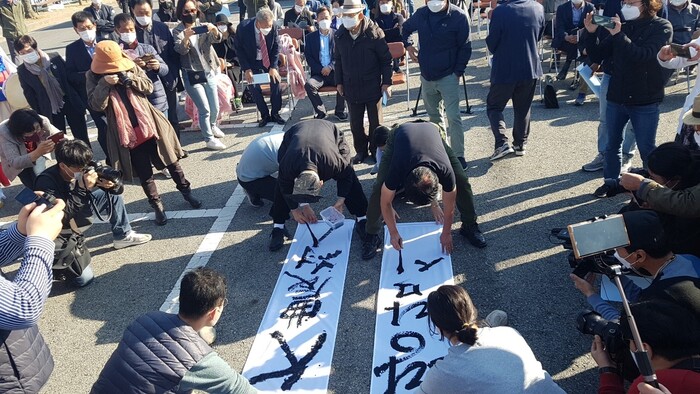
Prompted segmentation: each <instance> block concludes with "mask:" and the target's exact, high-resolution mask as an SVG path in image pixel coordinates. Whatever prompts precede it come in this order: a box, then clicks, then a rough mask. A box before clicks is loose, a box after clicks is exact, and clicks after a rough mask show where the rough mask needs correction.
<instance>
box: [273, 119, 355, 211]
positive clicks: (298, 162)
mask: <svg viewBox="0 0 700 394" xmlns="http://www.w3.org/2000/svg"><path fill="white" fill-rule="evenodd" d="M277 161H278V162H279V164H280V168H279V173H278V176H277V183H278V185H279V188H280V191H281V192H282V195H283V196H285V200H286V201H287V205H289V208H290V209H296V208H297V207H298V206H299V204H298V203H296V202H295V201H293V200H291V199H290V198H289V196H291V194H292V191H293V190H294V179H295V178H296V177H298V176H299V174H301V172H302V171H305V170H315V171H316V172H317V173H318V177H319V178H320V179H321V180H322V181H324V182H325V181H327V180H329V179H335V180H336V182H337V184H338V197H347V196H348V195H349V194H350V190H351V186H352V183H353V179H354V175H353V174H354V170H353V168H352V164H351V163H350V147H349V146H348V145H347V143H346V142H345V138H344V137H343V132H342V131H340V130H338V128H337V127H336V126H335V124H333V123H331V122H329V121H326V120H316V119H309V120H302V121H301V122H299V123H297V124H295V125H294V126H292V127H291V128H289V130H287V131H286V132H285V133H284V139H283V140H282V144H281V145H280V148H279V150H278V151H277Z"/></svg>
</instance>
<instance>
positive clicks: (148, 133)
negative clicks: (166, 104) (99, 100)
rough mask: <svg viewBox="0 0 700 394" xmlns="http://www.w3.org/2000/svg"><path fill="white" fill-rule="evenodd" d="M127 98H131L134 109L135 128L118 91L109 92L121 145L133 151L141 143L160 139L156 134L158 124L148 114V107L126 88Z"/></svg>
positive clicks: (130, 101)
mask: <svg viewBox="0 0 700 394" xmlns="http://www.w3.org/2000/svg"><path fill="white" fill-rule="evenodd" d="M126 96H127V97H128V98H129V103H131V106H132V107H133V108H134V113H135V114H136V119H138V123H139V124H138V126H137V127H133V126H132V124H131V120H130V119H129V112H128V111H127V109H126V106H125V105H124V102H123V101H122V98H121V96H120V95H119V93H117V90H116V89H110V90H109V101H110V103H111V104H112V110H113V112H114V117H115V121H116V125H115V126H116V128H117V133H118V134H119V135H118V136H119V143H120V144H121V145H122V146H123V147H125V148H128V149H133V148H135V147H137V146H139V145H141V143H143V142H145V141H148V140H149V139H151V138H154V137H155V138H156V139H158V135H157V134H156V124H155V121H154V120H153V118H152V117H151V116H149V115H148V114H147V111H148V110H149V108H148V107H146V106H144V105H143V103H142V102H141V100H139V99H138V97H137V96H136V95H134V92H133V91H132V90H131V89H129V88H126Z"/></svg>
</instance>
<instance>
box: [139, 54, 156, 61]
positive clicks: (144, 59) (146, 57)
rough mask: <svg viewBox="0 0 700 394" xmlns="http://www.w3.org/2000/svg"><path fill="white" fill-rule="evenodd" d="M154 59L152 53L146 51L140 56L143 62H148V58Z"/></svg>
mask: <svg viewBox="0 0 700 394" xmlns="http://www.w3.org/2000/svg"><path fill="white" fill-rule="evenodd" d="M153 59H155V56H153V54H152V53H147V54H145V55H143V56H141V60H143V61H144V62H145V63H148V61H149V60H153Z"/></svg>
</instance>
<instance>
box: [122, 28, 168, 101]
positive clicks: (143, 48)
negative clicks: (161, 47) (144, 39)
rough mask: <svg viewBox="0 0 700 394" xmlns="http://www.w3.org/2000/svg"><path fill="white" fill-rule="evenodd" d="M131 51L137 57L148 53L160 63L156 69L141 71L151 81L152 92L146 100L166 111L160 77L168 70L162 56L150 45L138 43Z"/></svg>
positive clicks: (166, 73)
mask: <svg viewBox="0 0 700 394" xmlns="http://www.w3.org/2000/svg"><path fill="white" fill-rule="evenodd" d="M137 42H138V41H137ZM120 43H121V42H120ZM121 44H122V45H124V48H125V49H126V48H127V46H126V44H124V43H121ZM127 50H128V49H127ZM133 51H134V53H135V54H136V56H137V57H142V56H143V55H145V54H147V53H150V54H151V55H153V56H154V57H155V59H156V60H158V63H160V68H159V69H158V71H155V70H143V71H144V72H145V73H146V75H147V76H148V79H150V80H151V82H153V93H151V94H149V95H148V101H150V102H151V104H152V105H153V106H154V107H156V109H157V110H158V111H161V112H165V111H167V110H168V98H167V97H165V89H164V88H163V83H162V82H161V81H160V79H161V78H162V77H164V76H166V75H168V73H169V72H170V70H169V68H168V65H167V64H166V63H165V62H164V61H163V58H161V57H160V55H159V54H158V52H157V51H156V49H155V48H153V47H152V46H150V45H146V44H141V43H139V44H138V45H136V48H134V49H133Z"/></svg>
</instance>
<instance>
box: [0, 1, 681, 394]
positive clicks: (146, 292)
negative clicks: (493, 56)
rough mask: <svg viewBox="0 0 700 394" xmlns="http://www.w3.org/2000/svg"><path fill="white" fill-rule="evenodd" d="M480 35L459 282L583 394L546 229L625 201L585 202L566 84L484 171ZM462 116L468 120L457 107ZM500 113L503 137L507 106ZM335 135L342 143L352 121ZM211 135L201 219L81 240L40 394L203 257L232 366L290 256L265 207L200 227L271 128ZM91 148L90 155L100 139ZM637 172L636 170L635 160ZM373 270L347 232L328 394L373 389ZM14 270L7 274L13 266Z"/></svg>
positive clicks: (58, 298) (586, 109)
mask: <svg viewBox="0 0 700 394" xmlns="http://www.w3.org/2000/svg"><path fill="white" fill-rule="evenodd" d="M283 5H284V6H285V7H289V4H283ZM232 9H235V6H232ZM69 25H70V22H65V23H61V24H59V25H57V26H55V27H51V28H46V29H44V30H41V31H38V32H37V33H35V34H34V36H35V38H36V39H37V41H39V46H40V47H41V48H43V49H54V50H55V49H61V48H63V47H64V46H65V45H66V44H68V43H69V42H71V41H73V40H74V39H76V38H77V36H76V34H75V33H74V32H73V30H72V29H71V28H70V27H69ZM484 36H485V32H483V31H482V33H481V37H479V36H478V34H477V32H476V31H473V34H472V39H473V47H474V52H473V54H472V60H471V61H470V62H469V65H468V67H467V70H466V74H467V89H468V95H469V104H470V105H471V112H472V113H471V114H464V115H463V118H462V119H463V122H464V128H465V134H466V138H465V139H466V149H467V160H468V161H469V168H468V170H467V174H468V175H469V177H470V181H471V184H472V187H473V190H474V195H475V203H476V210H477V213H478V214H479V223H480V226H481V229H482V231H483V232H484V234H485V237H486V239H487V241H488V243H489V245H488V247H487V248H485V249H476V248H474V247H472V246H471V245H469V244H468V242H466V240H464V239H463V238H462V237H461V236H460V235H459V234H458V232H457V229H458V228H459V225H460V223H459V222H457V223H456V224H455V225H454V232H453V234H454V238H455V251H454V253H453V255H452V262H453V270H454V273H455V282H456V283H457V284H460V285H462V286H464V287H465V288H466V289H467V290H468V291H469V293H470V294H471V296H472V298H473V300H474V303H475V304H476V306H477V308H478V309H479V310H480V311H481V316H482V317H484V316H486V314H488V312H489V311H491V310H493V309H496V308H497V309H502V310H504V311H506V312H507V313H508V315H509V323H510V325H511V326H512V327H514V328H516V329H517V330H518V331H519V332H520V333H521V334H522V335H523V336H524V337H525V339H526V340H527V341H528V343H529V344H530V346H531V347H532V349H533V351H534V353H535V355H536V356H537V357H538V359H539V360H540V361H541V363H542V364H543V366H544V368H545V369H546V370H547V371H549V373H550V374H551V375H552V376H553V377H554V378H555V380H556V381H557V382H558V383H559V384H560V385H561V386H562V388H564V389H565V390H566V391H567V392H569V393H591V392H595V391H596V389H597V384H598V376H597V373H595V370H594V369H593V368H594V366H595V365H594V363H593V361H592V359H591V358H590V356H589V355H588V353H589V349H590V342H591V338H590V337H588V336H584V335H582V334H580V333H579V332H578V331H577V330H576V328H575V318H576V316H577V314H578V313H579V312H580V311H581V310H582V309H583V308H584V307H586V303H585V300H584V297H583V296H582V295H581V294H580V293H579V292H578V291H577V290H576V289H575V288H574V287H573V284H572V283H571V280H570V279H569V277H568V274H569V272H570V271H571V269H570V268H569V266H568V264H567V261H566V258H565V252H564V250H563V249H562V248H561V247H560V246H558V245H554V244H553V243H552V242H551V240H550V237H549V232H550V229H551V228H553V227H561V226H565V225H566V224H570V223H575V222H579V221H582V220H585V219H588V218H591V217H593V216H597V215H602V214H608V213H614V212H616V211H618V210H619V209H620V208H621V207H622V205H623V204H624V203H625V202H626V201H627V198H626V197H625V196H619V197H615V198H610V199H597V198H595V197H594V196H593V195H592V193H593V191H594V190H595V189H596V188H597V187H598V186H599V185H600V184H601V183H602V181H601V177H602V173H600V172H598V173H584V172H581V171H580V168H581V165H583V164H585V163H587V162H589V161H590V160H591V159H592V158H593V157H594V156H595V154H596V153H597V152H596V138H597V134H596V133H597V127H598V104H597V101H594V100H592V95H589V97H588V99H589V101H588V102H586V104H585V105H584V106H582V107H575V106H574V105H573V99H574V98H575V92H572V91H569V90H568V89H567V88H568V81H567V82H559V83H557V85H556V86H557V87H558V88H559V102H560V106H561V108H559V109H545V108H544V106H543V105H542V104H541V103H540V102H539V101H535V102H534V103H533V106H532V126H531V129H532V131H531V134H530V140H529V143H528V145H527V147H528V151H527V155H526V156H524V157H514V156H512V157H507V158H505V159H502V160H499V161H497V162H493V163H492V162H490V160H489V156H490V155H491V153H492V152H493V137H492V135H491V132H490V130H489V128H488V120H487V118H486V113H485V105H484V101H485V98H486V94H487V93H488V77H489V68H488V65H487V62H486V54H485V50H484V46H485V45H484V41H483V37H484ZM416 71H417V68H416V67H415V66H413V67H412V69H411V73H412V75H411V78H410V97H411V101H410V103H407V101H406V90H405V87H404V86H396V87H394V97H392V98H391V99H390V101H389V106H388V107H387V108H385V122H384V123H385V124H389V125H390V124H393V123H401V122H406V121H410V120H413V119H417V118H421V116H420V112H421V111H423V109H422V104H421V105H420V106H419V116H418V117H413V116H411V112H410V111H409V110H408V107H409V104H410V108H413V105H414V103H415V101H414V100H415V97H416V94H417V93H418V87H419V83H420V82H419V79H418V77H417V74H415V72H416ZM545 71H547V70H546V67H545ZM569 75H570V77H571V75H572V74H569ZM569 80H570V78H569ZM686 94H687V91H686V84H685V80H684V79H682V78H681V79H680V80H679V82H678V83H677V84H676V85H672V86H670V87H669V88H668V89H667V97H666V99H665V100H664V102H663V104H662V105H661V121H660V123H659V129H658V133H657V143H662V142H666V141H669V140H672V139H673V136H674V133H675V130H676V124H677V119H678V114H679V108H680V107H681V105H682V103H683V99H684V97H685V95H686ZM536 99H539V95H537V96H536ZM324 100H325V102H326V104H327V105H328V107H329V108H331V107H332V103H333V102H334V98H333V97H332V96H331V95H325V96H324ZM285 103H286V97H285ZM462 107H463V109H465V110H466V105H465V101H462ZM505 113H506V122H507V125H508V126H509V127H510V126H512V108H510V107H508V108H507V109H506V112H505ZM312 114H313V111H312V109H311V106H310V104H309V101H308V100H307V99H304V100H301V101H300V102H299V103H298V104H297V105H296V107H295V108H294V110H293V112H292V114H291V115H292V116H291V119H290V121H288V122H287V125H286V126H285V128H288V127H289V126H291V125H292V124H294V123H295V122H297V121H298V120H300V119H308V118H310V117H311V116H312ZM283 116H285V117H286V116H287V114H284V115H283ZM423 118H425V117H424V116H423ZM337 124H338V126H339V127H340V128H341V129H342V130H343V131H345V132H346V135H347V137H348V138H351V134H350V130H349V124H348V122H338V123H337ZM222 129H223V130H224V132H225V133H226V137H225V138H223V142H224V143H225V144H226V145H228V148H227V149H226V150H223V151H219V152H212V151H209V150H206V149H205V147H204V143H203V142H202V140H201V137H200V135H199V133H198V132H186V133H183V135H182V144H183V147H184V148H185V149H186V150H187V151H189V154H190V155H189V157H188V158H186V159H184V160H182V162H181V164H182V166H183V169H184V170H185V173H186V175H187V177H188V179H189V180H190V181H191V183H192V185H193V188H194V194H195V195H196V196H197V197H198V198H200V199H201V200H202V201H203V209H202V210H199V211H195V212H187V213H182V212H180V213H178V214H177V216H179V218H174V219H171V220H170V221H169V222H168V224H167V225H166V226H163V227H158V226H156V225H155V224H154V223H153V222H152V221H150V220H139V221H135V222H134V223H133V227H134V229H135V230H136V231H138V232H143V233H150V234H152V235H153V240H152V241H151V242H150V243H149V244H146V245H143V246H137V247H133V248H127V249H122V250H114V249H112V248H111V244H112V237H111V233H110V231H109V227H108V226H107V225H105V224H95V225H94V226H93V227H92V228H91V229H90V230H89V231H88V245H89V247H90V250H91V252H92V266H93V268H94V271H95V275H96V279H95V281H94V282H93V283H92V284H91V285H89V286H88V287H86V288H82V289H78V290H75V289H72V288H68V287H66V286H65V285H64V284H63V283H55V284H54V287H53V290H52V294H51V296H50V298H49V299H48V301H47V304H46V309H45V311H44V314H43V315H42V317H41V321H40V329H41V332H42V333H43V335H44V337H45V338H46V341H47V343H48V345H49V347H50V348H51V352H52V354H53V356H54V359H55V363H56V366H55V369H54V372H53V375H52V377H51V380H50V381H49V383H48V384H47V385H46V386H45V388H44V390H43V392H45V393H86V392H88V391H89V389H90V387H91V384H92V383H93V382H94V381H95V379H96V378H97V376H98V374H99V372H100V370H101V369H102V366H103V365H104V363H105V362H106V360H107V358H108V357H109V356H110V354H111V353H112V351H113V350H114V349H115V348H116V346H117V343H118V341H119V340H120V338H121V335H122V332H123V330H124V328H125V327H126V326H127V325H128V324H129V322H131V321H132V320H133V319H134V318H135V317H137V316H139V315H141V314H143V313H145V312H147V311H151V310H157V309H159V308H160V307H161V305H162V304H163V303H164V302H165V301H166V298H167V297H168V294H169V293H170V291H171V290H172V288H173V286H174V285H175V283H176V281H177V279H178V278H179V277H180V275H181V274H182V272H183V270H184V269H185V267H186V266H187V265H188V263H190V261H191V260H192V258H193V256H195V257H196V258H199V257H202V258H203V260H202V261H206V262H207V263H208V264H207V266H208V267H210V268H213V269H216V270H218V271H220V272H222V273H223V274H224V275H226V277H227V279H228V286H229V295H228V299H229V302H230V303H229V305H228V306H227V307H226V309H225V311H224V314H223V316H222V318H221V320H220V321H219V323H218V326H217V329H218V338H217V342H216V343H215V346H214V347H215V349H216V351H217V352H219V354H220V355H221V356H222V357H223V358H224V359H225V360H227V361H228V362H229V363H230V364H231V366H233V367H234V368H235V369H236V370H238V371H240V370H241V369H242V368H243V365H244V363H245V360H246V358H247V357H248V353H249V350H250V347H251V345H252V342H253V339H254V337H255V335H256V333H257V330H258V326H259V323H260V320H261V319H262V316H263V314H264V312H265V307H266V305H267V303H268V301H269V297H270V294H271V292H272V289H273V287H274V285H275V282H276V280H277V277H278V275H279V273H280V267H281V262H282V261H283V260H284V259H285V257H286V253H287V250H288V247H284V248H283V249H282V250H280V251H278V252H272V253H271V252H268V250H267V243H268V236H269V233H270V230H271V228H272V223H271V220H270V217H269V216H268V214H267V213H268V209H269V203H266V205H265V207H263V208H254V207H252V206H250V205H249V204H248V203H247V201H243V203H242V204H241V205H240V207H238V208H237V209H236V210H235V215H234V216H233V218H232V219H231V220H230V221H223V222H224V224H227V228H226V231H225V232H224V233H223V234H220V233H217V231H218V230H216V228H214V231H212V225H214V223H215V221H216V220H217V216H218V215H219V212H220V210H222V209H223V208H224V207H225V205H226V203H227V201H229V199H230V198H231V196H232V195H233V194H234V190H235V189H236V187H237V182H236V179H235V171H234V169H235V167H236V164H237V162H238V160H239V159H240V156H241V153H242V151H243V149H244V148H245V147H246V145H247V144H248V143H249V142H250V141H251V140H252V139H253V138H255V137H256V136H258V135H260V134H261V133H263V132H266V131H269V130H270V129H271V127H269V126H268V127H265V128H262V129H260V128H258V127H257V123H256V114H255V109H254V106H251V105H247V106H246V107H245V109H244V110H243V111H242V112H241V113H239V114H236V115H234V116H233V117H232V123H231V124H229V125H227V126H226V127H222ZM92 132H94V130H92ZM93 146H94V147H98V145H97V143H94V144H93ZM97 156H98V157H102V153H101V152H97ZM634 164H635V165H636V166H640V165H641V160H640V159H639V158H638V156H637V157H635V159H634ZM355 170H356V171H357V173H358V176H359V178H360V180H361V182H362V185H363V187H364V190H365V192H366V193H369V192H370V190H371V187H372V182H373V177H372V176H371V175H370V174H369V171H370V166H369V165H364V164H363V165H358V166H356V167H355ZM332 183H333V182H329V184H328V186H327V187H325V188H324V197H325V198H324V199H323V200H322V201H321V202H319V203H317V204H315V205H314V208H315V209H317V210H320V209H323V208H324V207H326V206H328V205H330V204H331V203H332V202H333V201H334V198H333V196H334V193H335V186H333V185H332ZM157 184H158V188H159V190H160V192H161V194H162V196H163V201H164V204H165V207H166V210H167V211H169V212H170V213H176V212H179V211H184V210H188V209H189V205H188V204H187V203H186V202H185V201H184V200H183V199H182V198H181V196H180V193H179V192H177V190H176V189H175V185H174V183H173V182H172V181H170V180H166V179H164V178H159V180H158V181H157ZM21 189H22V187H21V185H20V184H19V182H18V181H16V182H15V183H14V185H13V186H11V187H9V188H6V189H4V191H5V194H7V196H8V200H7V203H6V204H5V207H4V208H3V209H2V210H1V211H0V221H2V222H7V221H11V220H14V219H15V218H16V213H17V212H18V210H19V208H20V207H19V204H18V203H17V202H15V201H14V196H15V195H16V194H17V193H18V192H19V191H20V190H21ZM124 198H125V201H126V202H127V209H128V211H129V212H130V213H132V214H136V216H139V215H138V214H142V213H148V212H150V211H151V210H150V207H149V206H148V204H147V202H146V200H145V198H144V195H143V192H142V190H141V188H140V186H138V185H128V186H127V187H126V191H125V193H124ZM231 200H232V201H233V200H236V199H235V198H234V199H231ZM238 200H240V199H238ZM234 202H235V201H234ZM205 209H206V210H205ZM396 210H397V212H398V213H399V215H400V216H401V221H402V222H414V221H426V220H431V214H430V211H429V209H428V208H415V207H413V206H411V205H406V204H403V203H399V204H396ZM219 223H221V221H220V222H219ZM287 226H288V228H289V229H290V231H291V232H293V231H294V229H295V227H296V225H295V224H293V223H292V222H288V223H287ZM219 238H220V241H219V242H218V245H217V244H214V250H213V252H212V253H211V254H209V253H207V252H206V250H207V247H211V242H209V241H207V242H203V241H205V240H211V239H215V240H219ZM198 251H199V253H198ZM207 258H208V260H207ZM380 265H381V257H380V256H377V257H375V258H374V259H373V260H370V261H363V260H361V259H360V241H359V240H358V239H357V237H354V238H353V241H352V246H351V253H350V260H349V266H348V271H347V277H346V281H345V294H344V298H343V302H342V309H341V313H340V323H339V326H338V336H337V338H338V339H337V343H336V347H335V354H334V358H333V368H332V373H331V377H330V386H329V392H332V393H339V394H344V393H366V392H368V391H369V384H370V374H371V360H372V344H373V341H372V333H373V332H374V321H375V302H376V291H377V288H378V281H379V270H380ZM14 269H16V265H15V266H14V267H13V268H12V269H11V270H10V271H12V270H14Z"/></svg>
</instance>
